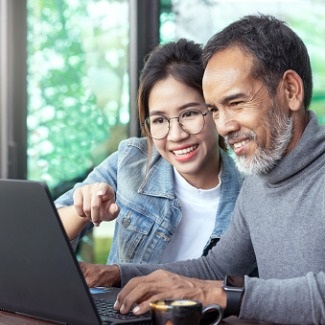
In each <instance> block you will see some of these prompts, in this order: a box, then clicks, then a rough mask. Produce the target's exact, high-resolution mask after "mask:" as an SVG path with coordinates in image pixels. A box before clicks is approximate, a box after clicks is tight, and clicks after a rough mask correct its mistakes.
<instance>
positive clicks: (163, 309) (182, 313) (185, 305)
mask: <svg viewBox="0 0 325 325" xmlns="http://www.w3.org/2000/svg"><path fill="white" fill-rule="evenodd" d="M150 307H151V314H152V321H153V324H154V325H189V324H191V325H199V324H200V323H204V324H206V325H217V324H219V323H220V322H221V320H222V317H223V310H222V308H221V307H220V306H219V305H208V306H206V307H204V308H203V307H202V303H201V302H199V301H196V300H189V299H165V300H158V301H155V302H152V303H150Z"/></svg>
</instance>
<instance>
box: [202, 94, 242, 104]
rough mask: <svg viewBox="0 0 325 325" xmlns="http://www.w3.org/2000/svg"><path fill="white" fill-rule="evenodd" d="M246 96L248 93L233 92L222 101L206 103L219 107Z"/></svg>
mask: <svg viewBox="0 0 325 325" xmlns="http://www.w3.org/2000/svg"><path fill="white" fill-rule="evenodd" d="M244 97H246V94H244V93H236V94H232V95H228V96H226V97H224V98H222V99H221V101H218V104H209V103H206V105H207V107H217V106H219V105H227V104H228V103H229V102H231V101H233V100H236V99H239V98H244Z"/></svg>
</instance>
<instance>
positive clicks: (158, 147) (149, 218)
mask: <svg viewBox="0 0 325 325" xmlns="http://www.w3.org/2000/svg"><path fill="white" fill-rule="evenodd" d="M201 54H202V48H201V46H200V45H199V44H196V43H194V42H192V41H188V40H185V39H181V40H179V41H177V42H173V43H169V44H166V45H163V46H158V47H157V48H156V49H154V50H153V51H152V52H151V53H150V54H149V56H148V57H147V60H146V62H145V66H144V68H143V71H142V73H141V76H140V86H139V94H138V108H139V119H140V123H141V128H142V132H143V135H144V136H145V137H143V138H130V139H127V140H124V141H122V142H121V143H120V145H119V148H118V151H117V152H115V153H113V154H112V155H110V156H109V157H108V158H106V160H104V161H103V162H102V163H101V164H100V165H99V166H97V167H96V168H95V169H94V170H93V171H92V172H91V173H90V174H89V175H88V177H87V178H86V179H85V180H84V181H83V182H82V183H79V184H76V185H75V187H74V188H73V189H72V190H70V191H68V192H67V193H65V194H64V195H62V196H61V197H60V198H58V199H57V200H56V202H55V203H56V206H57V208H58V209H59V214H60V216H61V219H62V222H63V224H64V227H65V229H66V232H67V234H68V237H69V238H70V240H72V239H74V238H78V235H79V234H80V232H81V231H82V230H83V229H84V228H85V227H88V226H89V225H92V223H93V224H94V225H97V226H98V225H99V224H100V223H101V222H102V221H104V220H105V221H107V220H113V219H115V218H116V225H115V233H114V238H113V243H112V247H111V250H110V254H109V258H108V263H109V264H112V263H117V262H128V263H165V262H172V261H178V260H184V259H188V258H195V257H198V256H201V255H202V254H204V255H205V254H207V252H208V250H209V249H210V248H211V247H213V246H214V245H215V244H216V243H217V241H218V240H219V238H220V236H221V235H222V234H223V232H224V231H225V230H226V228H227V227H228V224H229V222H230V218H231V215H232V211H233V208H234V205H235V201H236V198H237V195H238V192H239V190H240V186H241V177H240V175H239V173H238V172H237V170H236V168H235V166H234V163H233V161H232V159H231V158H230V157H229V156H228V155H227V153H226V152H225V151H224V150H223V149H221V147H223V140H222V139H221V138H219V136H218V133H217V131H216V128H215V125H214V122H213V118H212V116H211V113H209V111H208V109H207V107H206V105H205V102H204V98H203V94H202V87H201V80H202V76H203V66H202V63H201ZM219 143H220V146H219Z"/></svg>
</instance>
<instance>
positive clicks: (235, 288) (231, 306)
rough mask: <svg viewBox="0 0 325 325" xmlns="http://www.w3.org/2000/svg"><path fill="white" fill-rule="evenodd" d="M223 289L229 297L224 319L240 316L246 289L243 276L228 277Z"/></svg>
mask: <svg viewBox="0 0 325 325" xmlns="http://www.w3.org/2000/svg"><path fill="white" fill-rule="evenodd" d="M223 289H224V291H225V293H226V296H227V305H226V309H225V311H224V317H228V316H232V315H235V316H238V315H239V313H240V307H241V302H242V298H243V294H244V291H245V288H244V277H243V276H226V277H225V281H224V285H223Z"/></svg>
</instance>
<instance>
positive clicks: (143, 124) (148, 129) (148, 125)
mask: <svg viewBox="0 0 325 325" xmlns="http://www.w3.org/2000/svg"><path fill="white" fill-rule="evenodd" d="M188 111H196V112H199V113H201V116H202V119H203V124H202V128H201V129H200V131H198V132H194V133H193V132H189V131H187V130H184V129H183V127H182V124H181V123H180V122H179V119H180V116H181V115H182V114H184V111H182V112H180V113H179V115H178V116H173V117H167V116H165V115H164V114H152V115H158V116H162V117H163V118H165V119H166V120H167V122H168V131H167V133H166V135H164V136H163V137H161V138H155V137H153V136H152V135H151V131H150V120H149V118H150V116H152V115H149V116H147V117H146V118H145V120H144V122H141V126H143V127H144V128H145V129H146V131H147V132H148V133H149V135H150V137H151V138H152V139H155V140H162V139H164V138H166V137H167V136H168V134H169V132H170V120H172V119H177V123H178V125H179V127H180V128H181V129H182V131H184V132H185V133H186V134H189V135H191V134H192V135H195V134H199V133H200V132H201V131H202V130H203V128H204V125H205V116H207V115H208V113H211V111H210V110H209V109H208V110H207V111H206V112H204V113H203V112H201V110H200V109H198V108H196V109H189V110H188ZM185 112H186V110H185Z"/></svg>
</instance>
